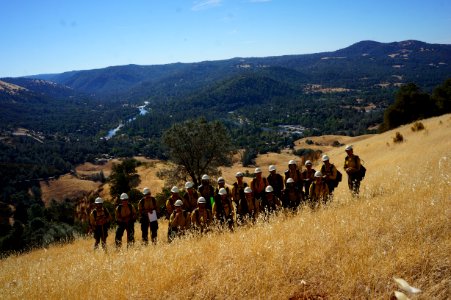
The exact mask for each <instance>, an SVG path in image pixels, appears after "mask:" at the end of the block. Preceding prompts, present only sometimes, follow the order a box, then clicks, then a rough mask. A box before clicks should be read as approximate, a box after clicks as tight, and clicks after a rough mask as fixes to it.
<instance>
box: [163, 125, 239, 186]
mask: <svg viewBox="0 0 451 300" xmlns="http://www.w3.org/2000/svg"><path fill="white" fill-rule="evenodd" d="M163 143H164V144H165V146H166V147H167V148H168V152H169V153H168V154H169V158H170V159H171V160H172V161H173V162H174V163H176V164H177V165H179V166H181V171H182V172H183V173H185V174H186V175H189V176H190V177H191V179H192V181H193V182H194V184H195V185H196V186H197V185H198V184H199V183H200V182H201V177H202V175H203V174H209V175H213V176H214V175H218V174H219V171H218V167H219V166H222V165H229V164H230V163H231V160H232V150H233V146H232V140H231V138H230V135H229V134H228V132H227V129H226V128H225V127H224V125H222V124H221V123H220V122H219V121H214V122H207V121H206V120H205V119H203V118H200V119H195V120H188V121H185V122H183V123H177V124H174V125H172V127H171V128H169V129H168V130H167V131H166V132H165V133H164V134H163ZM179 175H180V174H179ZM181 177H182V178H183V176H181Z"/></svg>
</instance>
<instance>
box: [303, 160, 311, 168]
mask: <svg viewBox="0 0 451 300" xmlns="http://www.w3.org/2000/svg"><path fill="white" fill-rule="evenodd" d="M312 165H313V164H312V161H311V160H307V161H306V162H305V167H306V168H307V170H310V169H311V168H312Z"/></svg>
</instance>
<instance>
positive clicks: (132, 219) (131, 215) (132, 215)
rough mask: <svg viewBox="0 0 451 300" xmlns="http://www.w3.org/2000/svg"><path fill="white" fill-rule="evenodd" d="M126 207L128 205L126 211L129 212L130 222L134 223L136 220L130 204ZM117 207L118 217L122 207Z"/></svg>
mask: <svg viewBox="0 0 451 300" xmlns="http://www.w3.org/2000/svg"><path fill="white" fill-rule="evenodd" d="M127 205H128V209H129V210H130V221H133V222H134V221H135V218H136V216H135V214H134V213H133V206H132V204H131V203H127ZM118 206H119V207H118V213H119V215H121V210H122V205H118Z"/></svg>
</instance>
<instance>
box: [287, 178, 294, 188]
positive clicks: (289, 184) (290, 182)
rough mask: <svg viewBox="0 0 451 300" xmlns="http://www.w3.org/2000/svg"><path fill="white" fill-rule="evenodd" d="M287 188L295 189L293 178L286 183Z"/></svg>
mask: <svg viewBox="0 0 451 300" xmlns="http://www.w3.org/2000/svg"><path fill="white" fill-rule="evenodd" d="M286 186H287V188H293V187H294V180H293V178H288V179H287V182H286Z"/></svg>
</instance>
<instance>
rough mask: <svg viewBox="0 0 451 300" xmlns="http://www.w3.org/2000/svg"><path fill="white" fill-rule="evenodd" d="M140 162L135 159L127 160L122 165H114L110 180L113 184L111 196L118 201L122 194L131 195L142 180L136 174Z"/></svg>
mask: <svg viewBox="0 0 451 300" xmlns="http://www.w3.org/2000/svg"><path fill="white" fill-rule="evenodd" d="M138 164H139V162H138V161H137V160H136V159H133V158H127V159H125V160H124V161H122V163H120V164H114V165H113V168H112V170H111V175H110V178H109V181H110V184H111V190H110V195H111V197H112V198H113V199H117V198H118V197H119V196H120V194H122V193H129V192H130V190H131V189H132V188H134V187H137V186H138V184H139V182H140V179H139V175H138V173H137V172H136V167H137V166H138Z"/></svg>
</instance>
